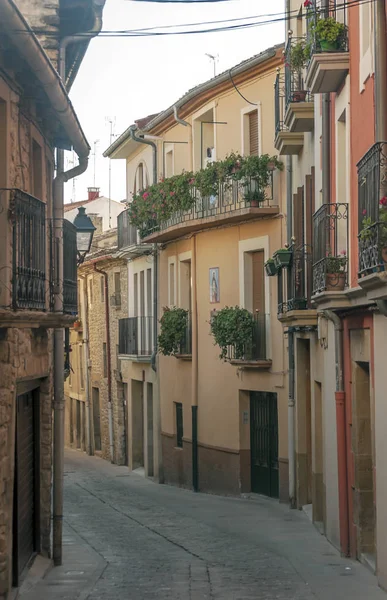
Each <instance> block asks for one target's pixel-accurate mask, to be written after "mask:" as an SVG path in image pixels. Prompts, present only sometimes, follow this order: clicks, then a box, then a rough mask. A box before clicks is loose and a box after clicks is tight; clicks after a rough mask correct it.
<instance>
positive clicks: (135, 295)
mask: <svg viewBox="0 0 387 600" xmlns="http://www.w3.org/2000/svg"><path fill="white" fill-rule="evenodd" d="M133 298H134V302H133V310H134V316H135V317H138V275H137V273H135V274H134V275H133Z"/></svg>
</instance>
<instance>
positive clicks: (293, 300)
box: [277, 244, 312, 314]
mask: <svg viewBox="0 0 387 600" xmlns="http://www.w3.org/2000/svg"><path fill="white" fill-rule="evenodd" d="M290 249H291V251H292V259H291V262H290V265H289V267H287V268H286V269H281V271H280V272H279V273H278V275H277V277H278V314H284V313H286V312H289V311H292V310H304V309H306V308H310V307H311V296H312V254H311V248H310V247H309V246H307V245H305V244H304V245H302V246H298V247H296V246H291V247H290Z"/></svg>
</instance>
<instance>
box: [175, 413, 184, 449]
mask: <svg viewBox="0 0 387 600" xmlns="http://www.w3.org/2000/svg"><path fill="white" fill-rule="evenodd" d="M175 407H176V446H177V448H182V447H183V405H182V403H181V402H176V403H175Z"/></svg>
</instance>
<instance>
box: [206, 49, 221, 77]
mask: <svg viewBox="0 0 387 600" xmlns="http://www.w3.org/2000/svg"><path fill="white" fill-rule="evenodd" d="M205 55H206V56H208V58H209V59H210V60H212V62H213V64H214V77H216V63H217V62H218V61H219V54H208V52H205Z"/></svg>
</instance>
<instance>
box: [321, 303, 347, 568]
mask: <svg viewBox="0 0 387 600" xmlns="http://www.w3.org/2000/svg"><path fill="white" fill-rule="evenodd" d="M322 313H323V315H324V316H325V317H326V318H327V319H329V320H330V321H332V323H333V324H334V327H335V365H336V369H335V370H336V391H335V400H336V427H337V433H336V435H337V464H338V476H339V515H340V546H341V552H342V553H343V555H344V556H349V504H348V461H347V430H346V421H347V419H346V409H345V391H344V375H343V365H344V358H343V323H342V320H341V319H340V317H339V316H338V315H337V314H336V313H335V312H333V311H332V310H323V311H322Z"/></svg>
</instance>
